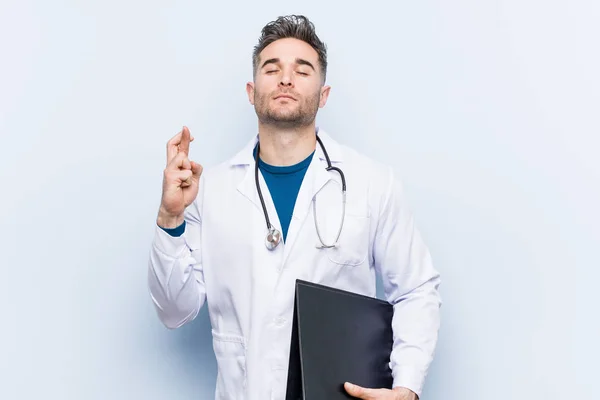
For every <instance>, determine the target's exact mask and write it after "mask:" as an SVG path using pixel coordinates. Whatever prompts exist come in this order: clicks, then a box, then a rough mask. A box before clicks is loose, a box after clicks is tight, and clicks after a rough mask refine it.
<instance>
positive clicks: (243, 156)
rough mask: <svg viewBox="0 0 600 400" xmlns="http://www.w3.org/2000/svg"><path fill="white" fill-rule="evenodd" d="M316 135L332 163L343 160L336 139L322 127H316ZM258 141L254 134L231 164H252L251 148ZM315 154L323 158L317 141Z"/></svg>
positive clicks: (323, 155) (252, 148)
mask: <svg viewBox="0 0 600 400" xmlns="http://www.w3.org/2000/svg"><path fill="white" fill-rule="evenodd" d="M317 135H318V136H319V138H321V141H322V142H323V146H325V150H327V154H328V155H329V158H330V160H331V162H332V163H339V162H343V157H342V151H341V148H340V145H339V143H338V142H337V141H335V140H334V139H333V138H332V137H331V136H329V134H328V133H327V132H325V131H324V130H323V129H319V128H318V127H317ZM257 142H258V134H256V135H255V136H254V137H252V139H251V140H250V141H249V142H248V144H246V146H244V148H243V149H242V150H240V152H239V153H237V154H236V155H235V156H233V158H232V159H231V166H238V165H250V164H254V158H253V156H252V155H253V150H254V147H256V143H257ZM315 155H317V156H318V157H319V159H321V160H325V154H324V153H323V151H322V149H321V146H319V143H317V144H316V149H315Z"/></svg>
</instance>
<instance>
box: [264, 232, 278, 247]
mask: <svg viewBox="0 0 600 400" xmlns="http://www.w3.org/2000/svg"><path fill="white" fill-rule="evenodd" d="M279 242H281V232H279V230H277V229H275V228H270V229H269V233H267V237H266V238H265V246H267V249H269V250H273V249H274V248H275V247H277V245H278V244H279Z"/></svg>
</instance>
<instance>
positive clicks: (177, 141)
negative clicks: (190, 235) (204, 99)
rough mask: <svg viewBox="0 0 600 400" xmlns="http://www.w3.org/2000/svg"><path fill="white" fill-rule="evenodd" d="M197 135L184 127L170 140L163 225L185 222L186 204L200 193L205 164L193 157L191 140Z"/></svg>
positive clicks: (159, 220) (160, 218)
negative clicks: (193, 135) (193, 134)
mask: <svg viewBox="0 0 600 400" xmlns="http://www.w3.org/2000/svg"><path fill="white" fill-rule="evenodd" d="M193 140H194V138H193V137H192V136H191V135H190V130H189V129H188V128H187V127H185V126H184V127H183V129H182V130H181V132H179V133H178V134H177V135H175V136H174V137H173V138H172V139H171V140H169V142H168V143H167V166H166V168H165V170H164V174H163V188H162V199H161V204H160V209H159V212H158V218H157V224H158V225H159V226H161V227H163V228H176V227H177V226H179V225H181V224H182V223H183V213H184V211H185V208H186V207H187V206H189V205H190V204H192V202H193V201H194V199H195V198H196V196H197V195H198V186H199V182H200V175H201V174H202V166H201V165H200V164H198V163H196V162H194V161H190V159H189V157H188V155H189V151H190V142H192V141H193Z"/></svg>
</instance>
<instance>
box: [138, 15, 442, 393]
mask: <svg viewBox="0 0 600 400" xmlns="http://www.w3.org/2000/svg"><path fill="white" fill-rule="evenodd" d="M326 70H327V54H326V49H325V45H324V44H323V43H322V42H321V40H320V39H319V38H318V37H317V35H316V33H315V30H314V26H313V24H312V23H311V22H310V21H309V20H308V19H306V18H305V17H303V16H287V17H280V18H278V19H277V20H276V21H273V22H271V23H269V24H267V25H266V26H265V27H264V28H263V30H262V36H261V38H260V39H259V43H258V45H257V46H256V48H255V51H254V57H253V71H254V79H253V81H252V82H249V83H248V84H247V86H246V90H247V94H248V99H249V101H250V103H251V104H252V105H254V108H255V111H256V115H257V116H258V134H257V135H254V137H252V140H251V141H250V142H249V143H248V145H247V146H246V147H244V148H243V149H242V150H241V151H240V152H239V153H238V154H237V155H235V156H234V157H233V158H232V159H230V160H228V161H227V162H225V163H222V164H220V165H217V166H215V167H213V168H210V169H207V170H206V171H203V168H202V166H201V165H200V164H198V163H196V162H194V161H190V159H189V158H188V154H189V146H190V142H191V141H193V140H194V139H193V138H192V137H191V136H190V132H189V130H188V129H187V128H186V127H184V128H183V129H182V131H181V132H179V133H178V134H177V135H176V136H175V137H173V138H172V139H171V140H170V141H169V142H168V145H167V166H166V169H165V171H164V180H163V193H162V201H161V205H160V210H159V213H158V217H157V225H158V226H157V228H156V233H155V238H154V241H153V245H152V249H151V254H150V263H149V275H148V279H149V287H150V292H151V296H152V300H153V302H154V305H155V306H156V310H157V313H158V316H159V318H160V319H161V321H162V322H163V323H164V324H165V325H166V326H167V327H168V328H171V329H174V328H177V327H180V326H182V325H183V324H185V323H187V322H189V321H191V320H193V319H194V318H195V317H196V315H197V314H198V312H199V310H200V309H201V307H202V306H203V304H204V302H205V301H206V302H207V304H208V307H209V314H210V321H211V326H212V335H213V348H214V351H215V355H216V359H217V364H218V378H217V388H216V397H217V398H218V399H261V400H262V399H283V398H284V397H285V389H286V383H287V363H288V357H289V350H290V349H289V345H290V335H291V321H292V313H293V304H294V284H295V280H296V279H297V278H299V279H304V280H309V281H312V282H316V283H320V284H324V285H328V286H333V287H337V288H340V289H343V290H349V291H352V292H356V293H361V294H365V295H369V296H375V294H376V288H375V285H376V283H375V282H376V273H379V274H380V275H381V277H382V281H383V285H384V290H385V295H386V297H387V300H388V301H389V302H390V303H392V304H393V305H394V317H393V322H392V328H393V332H394V347H393V351H392V353H391V356H390V358H391V363H390V366H391V369H392V375H393V377H394V384H393V389H381V388H361V387H358V386H355V385H352V384H351V383H350V382H348V383H346V384H345V389H346V391H347V392H348V393H349V394H351V395H352V396H355V397H358V398H362V399H398V400H410V399H416V398H418V396H419V395H420V394H421V391H422V387H423V383H424V380H425V376H426V374H427V371H428V368H429V365H430V363H431V361H432V357H433V353H434V348H435V345H436V342H437V334H438V329H439V307H440V298H439V293H438V286H439V282H440V280H439V279H440V278H439V275H438V273H437V272H436V270H434V268H433V267H432V264H431V260H430V256H429V252H428V250H427V248H426V247H425V245H424V243H423V241H422V239H421V237H420V235H419V233H418V231H417V230H416V228H415V226H414V221H413V218H412V216H411V214H410V212H409V210H408V207H407V205H406V203H405V199H404V198H403V192H402V188H401V186H400V184H399V183H398V182H397V180H396V179H395V178H394V176H393V173H392V171H391V169H390V168H386V167H384V166H382V165H380V164H378V163H376V162H375V161H372V160H370V159H368V158H366V157H364V156H363V155H361V154H359V153H358V152H356V151H354V150H352V149H350V148H348V147H346V146H344V145H341V144H339V143H338V142H336V141H335V140H334V139H333V138H332V137H330V136H329V135H328V134H327V133H325V132H324V131H323V130H321V129H318V128H317V127H316V126H315V116H316V114H317V111H318V109H319V108H322V107H324V106H325V104H326V102H327V98H328V96H329V92H330V87H329V86H326V85H325V77H326ZM317 138H318V139H320V140H321V141H322V144H323V146H321V143H319V142H318V140H317ZM327 156H328V157H329V159H330V162H331V163H332V165H333V166H334V167H335V168H339V170H337V169H333V170H326V168H327ZM257 165H258V167H257ZM255 168H259V170H256V169H255ZM259 171H260V172H259ZM338 171H343V174H344V177H345V181H346V184H347V193H346V196H347V197H346V204H345V209H344V206H343V201H342V195H341V187H342V186H341V185H342V180H341V175H340V174H339V173H338ZM343 210H345V217H344V219H343V227H342V230H341V232H339V235H338V231H339V226H340V223H341V221H342V218H341V214H342V211H343ZM315 217H316V218H315ZM336 239H337V240H336ZM333 242H337V246H335V247H327V246H323V244H324V245H329V244H332V243H333Z"/></svg>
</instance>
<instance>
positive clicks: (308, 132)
mask: <svg viewBox="0 0 600 400" xmlns="http://www.w3.org/2000/svg"><path fill="white" fill-rule="evenodd" d="M258 138H259V141H260V155H259V156H260V158H261V160H263V161H264V162H265V163H267V164H270V165H274V166H282V167H284V166H288V165H294V164H297V163H299V162H300V161H302V160H304V159H305V158H306V157H308V156H309V155H310V154H311V153H312V152H313V151H314V150H315V146H316V142H317V138H316V135H315V125H314V123H313V124H310V125H308V126H303V127H298V128H289V129H288V128H279V127H274V126H271V125H263V124H259V130H258Z"/></svg>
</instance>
